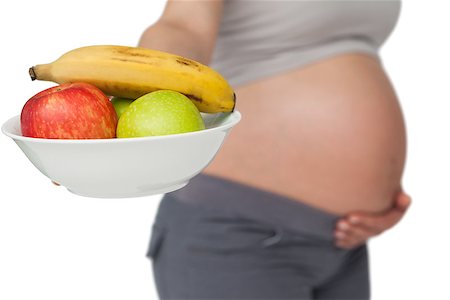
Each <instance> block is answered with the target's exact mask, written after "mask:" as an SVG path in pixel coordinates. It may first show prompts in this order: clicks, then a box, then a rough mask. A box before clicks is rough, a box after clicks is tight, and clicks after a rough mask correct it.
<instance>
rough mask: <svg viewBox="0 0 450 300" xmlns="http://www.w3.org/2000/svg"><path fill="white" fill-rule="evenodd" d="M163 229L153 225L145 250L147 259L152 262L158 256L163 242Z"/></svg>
mask: <svg viewBox="0 0 450 300" xmlns="http://www.w3.org/2000/svg"><path fill="white" fill-rule="evenodd" d="M164 236H165V229H164V228H162V227H161V226H159V225H156V224H155V225H153V227H152V232H151V237H150V242H149V245H148V250H147V257H148V258H150V259H152V260H154V259H156V257H157V256H158V253H159V251H160V249H161V246H162V244H163V241H164Z"/></svg>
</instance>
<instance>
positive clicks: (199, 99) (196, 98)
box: [184, 94, 203, 103]
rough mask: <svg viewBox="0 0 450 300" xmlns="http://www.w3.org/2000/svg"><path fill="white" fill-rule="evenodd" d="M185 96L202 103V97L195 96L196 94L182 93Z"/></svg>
mask: <svg viewBox="0 0 450 300" xmlns="http://www.w3.org/2000/svg"><path fill="white" fill-rule="evenodd" d="M184 95H185V96H186V97H188V98H189V99H191V100H194V101H196V102H198V103H202V102H203V99H202V98H199V97H197V96H194V95H191V94H184Z"/></svg>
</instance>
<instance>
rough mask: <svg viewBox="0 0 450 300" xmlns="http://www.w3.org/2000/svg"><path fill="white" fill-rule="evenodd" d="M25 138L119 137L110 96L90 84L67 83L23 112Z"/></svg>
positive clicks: (32, 101)
mask: <svg viewBox="0 0 450 300" xmlns="http://www.w3.org/2000/svg"><path fill="white" fill-rule="evenodd" d="M20 120H21V130H22V135H23V136H27V137H34V138H47V139H105V138H114V137H115V135H116V127H117V115H116V112H115V110H114V107H113V105H112V104H111V102H110V101H109V99H108V97H107V96H106V95H105V94H104V93H103V92H102V91H101V90H99V89H98V88H97V87H95V86H93V85H91V84H88V83H82V82H80V83H66V84H61V85H59V86H54V87H51V88H48V89H46V90H43V91H41V92H39V93H37V94H36V95H34V96H33V97H31V98H30V99H29V100H28V101H27V102H26V103H25V105H24V107H23V109H22V113H21V117H20Z"/></svg>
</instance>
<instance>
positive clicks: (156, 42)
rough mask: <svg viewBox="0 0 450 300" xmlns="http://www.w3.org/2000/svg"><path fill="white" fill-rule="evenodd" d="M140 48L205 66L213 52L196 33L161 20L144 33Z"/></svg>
mask: <svg viewBox="0 0 450 300" xmlns="http://www.w3.org/2000/svg"><path fill="white" fill-rule="evenodd" d="M139 46H140V47H144V48H150V49H155V50H161V51H165V52H169V53H173V54H178V55H180V56H183V57H186V58H190V59H193V60H196V61H198V62H201V63H203V64H208V63H209V61H210V59H211V57H210V56H211V55H210V54H211V52H212V49H209V48H210V47H208V46H207V45H204V44H203V43H202V42H201V41H200V38H199V37H197V36H196V34H195V33H193V32H190V31H189V30H187V29H184V28H181V27H179V26H177V25H175V24H171V23H170V22H165V21H161V20H160V21H158V22H157V23H155V24H154V25H152V26H150V27H148V28H147V29H146V30H145V31H144V33H143V34H142V36H141V38H140V40H139Z"/></svg>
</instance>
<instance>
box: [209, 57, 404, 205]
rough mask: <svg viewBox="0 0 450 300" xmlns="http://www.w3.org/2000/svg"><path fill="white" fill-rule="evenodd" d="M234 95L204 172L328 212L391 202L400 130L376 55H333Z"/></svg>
mask: <svg viewBox="0 0 450 300" xmlns="http://www.w3.org/2000/svg"><path fill="white" fill-rule="evenodd" d="M236 94H237V97H238V101H237V109H238V110H239V111H240V112H241V113H242V116H243V117H242V121H241V123H240V124H239V125H237V126H236V127H235V128H234V129H233V131H232V132H231V134H230V136H229V138H228V139H227V141H226V142H225V144H224V145H223V148H222V149H221V151H220V152H219V154H218V155H217V157H216V159H215V160H214V161H213V163H212V164H211V165H210V166H209V167H208V168H207V169H206V170H205V172H206V173H209V174H213V175H216V176H221V177H224V178H227V179H232V180H235V181H239V182H242V183H245V184H248V185H252V186H254V187H257V188H260V189H264V190H268V191H271V192H275V193H279V194H282V195H285V196H288V197H291V198H292V199H293V200H296V201H302V202H304V203H307V204H310V205H313V206H315V207H318V208H321V209H323V210H326V211H329V212H332V213H337V214H343V213H346V212H348V211H353V210H365V211H381V210H384V209H386V208H387V207H388V206H390V205H391V203H392V200H393V197H394V194H395V192H396V191H397V190H398V189H399V188H400V185H401V176H402V172H403V168H404V160H405V147H406V138H405V127H404V122H403V117H402V113H401V109H400V107H399V103H398V101H397V98H396V95H395V92H394V90H393V88H392V86H391V84H390V82H389V80H388V78H387V77H386V75H385V73H384V71H383V68H382V66H381V65H380V63H379V61H378V60H377V59H376V58H374V57H370V56H366V55H360V54H348V55H341V56H337V57H334V58H330V59H328V60H325V61H322V62H320V63H316V64H313V65H310V66H308V67H306V68H302V69H301V70H295V71H292V72H289V73H285V74H282V75H278V76H276V77H273V78H269V79H264V80H260V81H258V82H254V83H252V84H250V85H247V86H243V87H241V88H239V89H237V91H236Z"/></svg>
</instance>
